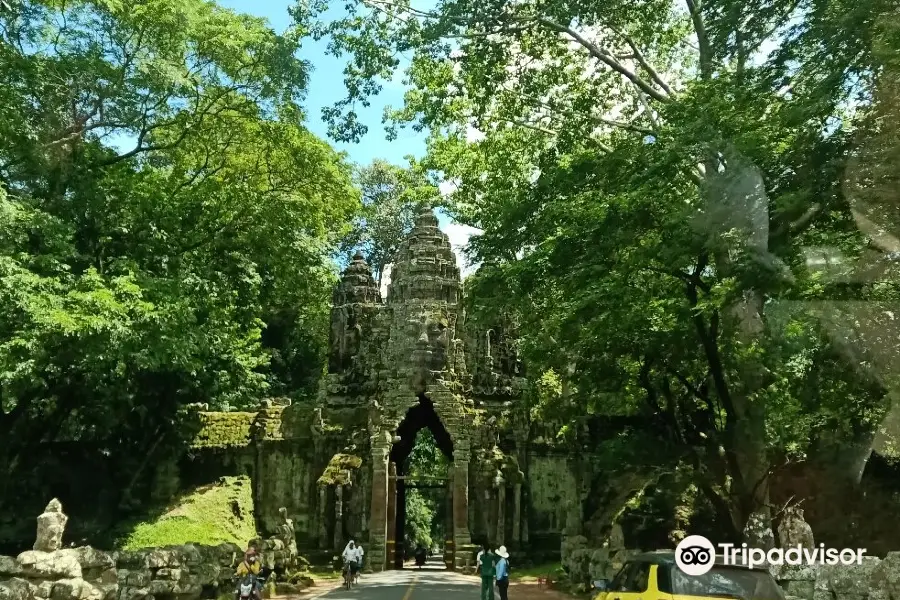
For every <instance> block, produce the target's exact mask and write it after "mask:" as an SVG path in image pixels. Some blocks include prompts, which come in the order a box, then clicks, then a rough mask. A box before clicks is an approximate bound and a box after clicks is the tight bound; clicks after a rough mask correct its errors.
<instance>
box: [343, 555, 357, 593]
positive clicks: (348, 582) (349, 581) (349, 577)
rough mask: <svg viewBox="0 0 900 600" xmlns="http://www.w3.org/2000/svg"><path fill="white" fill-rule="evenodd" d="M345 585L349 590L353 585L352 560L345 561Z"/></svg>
mask: <svg viewBox="0 0 900 600" xmlns="http://www.w3.org/2000/svg"><path fill="white" fill-rule="evenodd" d="M343 575H344V587H346V588H347V589H348V590H349V589H350V588H351V587H353V579H354V577H353V570H352V569H351V568H350V562H349V561H348V562H346V563H344V573H343Z"/></svg>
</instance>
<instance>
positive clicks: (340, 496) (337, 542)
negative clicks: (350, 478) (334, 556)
mask: <svg viewBox="0 0 900 600" xmlns="http://www.w3.org/2000/svg"><path fill="white" fill-rule="evenodd" d="M343 541H344V486H342V485H336V486H334V547H335V548H340V547H341V543H342V542H343Z"/></svg>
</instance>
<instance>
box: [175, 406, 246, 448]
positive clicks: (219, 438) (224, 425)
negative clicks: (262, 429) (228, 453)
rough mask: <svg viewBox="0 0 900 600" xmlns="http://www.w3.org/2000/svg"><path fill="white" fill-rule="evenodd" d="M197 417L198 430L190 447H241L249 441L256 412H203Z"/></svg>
mask: <svg viewBox="0 0 900 600" xmlns="http://www.w3.org/2000/svg"><path fill="white" fill-rule="evenodd" d="M199 419H200V431H199V432H198V433H197V435H196V436H194V439H193V441H192V442H191V447H192V448H241V447H244V446H247V445H248V444H249V443H250V432H251V428H252V425H253V422H254V420H255V419H256V413H251V412H203V413H200V414H199Z"/></svg>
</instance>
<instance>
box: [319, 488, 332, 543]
mask: <svg viewBox="0 0 900 600" xmlns="http://www.w3.org/2000/svg"><path fill="white" fill-rule="evenodd" d="M319 547H320V548H321V549H322V550H328V549H329V548H330V547H331V541H330V540H329V539H328V488H327V487H326V486H324V485H322V486H319Z"/></svg>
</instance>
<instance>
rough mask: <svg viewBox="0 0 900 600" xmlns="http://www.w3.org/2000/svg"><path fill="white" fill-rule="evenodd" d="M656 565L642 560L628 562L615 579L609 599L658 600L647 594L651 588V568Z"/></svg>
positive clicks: (608, 595)
mask: <svg viewBox="0 0 900 600" xmlns="http://www.w3.org/2000/svg"><path fill="white" fill-rule="evenodd" d="M655 566H656V565H651V564H650V563H647V562H640V561H635V562H630V563H627V564H626V565H625V566H624V567H623V568H622V570H621V571H619V573H618V574H617V575H616V577H615V579H613V581H612V584H611V586H610V587H611V589H610V592H609V594H607V596H606V597H607V599H608V600H658V599H657V598H650V597H649V596H648V594H647V592H648V591H649V588H650V585H649V582H650V569H651V567H655ZM654 587H655V586H654Z"/></svg>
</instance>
